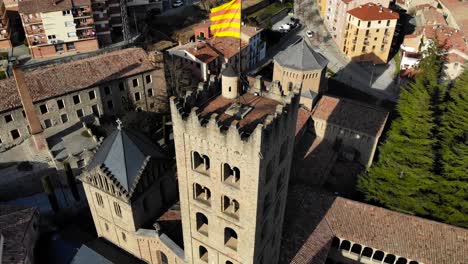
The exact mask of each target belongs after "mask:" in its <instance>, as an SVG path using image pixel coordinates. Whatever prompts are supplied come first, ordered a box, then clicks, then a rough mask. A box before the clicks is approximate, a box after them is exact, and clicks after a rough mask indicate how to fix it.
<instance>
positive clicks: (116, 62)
mask: <svg viewBox="0 0 468 264" xmlns="http://www.w3.org/2000/svg"><path fill="white" fill-rule="evenodd" d="M153 69H155V66H153V64H152V63H151V62H150V60H149V58H148V54H147V53H146V51H144V50H143V49H141V48H129V49H124V50H119V51H114V52H109V53H106V54H102V55H98V56H94V57H90V58H85V59H80V60H76V61H72V62H67V63H62V64H53V65H50V66H45V67H41V68H38V69H35V70H30V71H25V73H24V75H25V79H26V84H27V85H28V88H29V92H30V94H31V97H32V99H33V101H34V102H36V101H40V100H44V99H47V98H50V97H54V96H60V95H63V94H67V93H70V92H74V91H78V90H81V89H84V88H87V87H93V86H96V85H98V84H100V83H103V82H107V81H110V80H115V79H120V78H123V77H128V76H132V75H135V74H139V73H142V72H146V71H150V70H153ZM0 90H1V91H2V93H0V112H2V111H5V110H8V109H10V108H14V107H19V106H21V100H20V97H19V95H18V92H17V89H16V84H15V80H14V79H13V78H8V79H5V80H1V81H0Z"/></svg>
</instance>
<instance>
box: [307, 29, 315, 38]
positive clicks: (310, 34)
mask: <svg viewBox="0 0 468 264" xmlns="http://www.w3.org/2000/svg"><path fill="white" fill-rule="evenodd" d="M306 36H307V37H309V38H313V37H314V36H315V32H313V31H312V30H307V31H306Z"/></svg>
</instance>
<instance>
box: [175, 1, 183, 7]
mask: <svg viewBox="0 0 468 264" xmlns="http://www.w3.org/2000/svg"><path fill="white" fill-rule="evenodd" d="M183 5H184V1H182V0H175V1H174V2H173V3H172V7H181V6H183Z"/></svg>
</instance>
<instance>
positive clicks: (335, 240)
mask: <svg viewBox="0 0 468 264" xmlns="http://www.w3.org/2000/svg"><path fill="white" fill-rule="evenodd" d="M331 246H332V247H333V248H339V247H340V239H339V238H337V237H333V240H332V244H331Z"/></svg>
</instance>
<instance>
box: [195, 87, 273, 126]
mask: <svg viewBox="0 0 468 264" xmlns="http://www.w3.org/2000/svg"><path fill="white" fill-rule="evenodd" d="M234 101H235V100H232V99H226V98H224V97H223V96H222V95H220V96H218V97H216V98H215V99H214V100H211V101H210V102H208V103H207V104H206V105H205V106H203V107H201V109H200V113H201V116H203V117H209V116H210V115H211V114H213V113H217V114H218V115H219V116H218V121H219V122H222V123H223V122H226V123H229V122H230V121H232V118H233V117H232V116H231V115H229V114H226V113H225V111H226V110H227V109H228V108H229V106H231V105H232V103H234ZM239 102H240V103H242V104H243V105H247V106H251V107H252V108H253V109H252V110H251V111H250V112H249V113H248V114H247V115H246V116H245V117H244V118H242V119H241V120H239V128H244V127H245V128H247V127H249V128H255V126H256V125H257V124H259V123H261V122H263V120H264V119H265V118H266V117H267V116H268V115H270V114H274V113H275V112H276V106H277V105H279V104H280V103H279V102H278V101H275V100H272V99H269V98H266V97H263V96H255V95H253V94H250V93H245V94H244V95H242V96H241V98H240V99H239Z"/></svg>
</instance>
